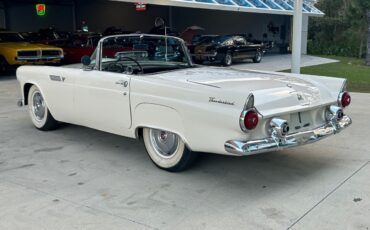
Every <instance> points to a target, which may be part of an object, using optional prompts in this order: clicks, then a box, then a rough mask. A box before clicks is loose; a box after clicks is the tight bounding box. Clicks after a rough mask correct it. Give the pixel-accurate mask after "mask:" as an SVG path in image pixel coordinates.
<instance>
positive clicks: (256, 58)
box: [253, 50, 263, 63]
mask: <svg viewBox="0 0 370 230" xmlns="http://www.w3.org/2000/svg"><path fill="white" fill-rule="evenodd" d="M262 56H263V53H262V51H261V50H258V51H257V53H256V55H255V56H254V58H253V62H254V63H260V62H261V61H262Z"/></svg>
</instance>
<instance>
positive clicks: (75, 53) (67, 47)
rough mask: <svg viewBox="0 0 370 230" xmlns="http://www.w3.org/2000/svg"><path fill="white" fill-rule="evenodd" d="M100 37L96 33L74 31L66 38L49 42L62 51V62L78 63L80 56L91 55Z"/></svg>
mask: <svg viewBox="0 0 370 230" xmlns="http://www.w3.org/2000/svg"><path fill="white" fill-rule="evenodd" d="M101 38H102V35H101V34H98V33H76V34H73V35H72V36H71V38H70V39H68V40H61V41H53V42H49V44H52V45H54V46H57V47H60V48H62V49H63V51H64V59H63V63H64V64H74V63H80V62H81V58H82V56H85V55H87V56H91V55H92V53H93V52H94V50H95V48H96V46H97V44H98V42H99V40H100V39H101Z"/></svg>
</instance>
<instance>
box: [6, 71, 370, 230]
mask: <svg viewBox="0 0 370 230" xmlns="http://www.w3.org/2000/svg"><path fill="white" fill-rule="evenodd" d="M352 96H353V105H352V106H351V107H350V109H349V110H348V111H347V113H348V114H349V115H350V116H352V118H353V120H354V124H353V125H352V126H351V127H350V128H349V129H348V130H346V131H345V132H343V133H342V134H340V135H338V136H335V137H332V138H329V139H326V140H324V141H322V142H320V143H317V144H314V145H309V146H304V147H299V148H296V149H291V150H286V151H283V152H275V153H269V154H263V155H256V156H251V157H244V158H237V157H225V156H218V155H211V154H202V155H201V158H200V161H198V163H197V164H196V165H195V167H193V168H192V169H190V170H188V171H185V172H182V173H177V174H174V173H168V172H165V171H162V170H159V169H157V168H156V167H155V166H154V165H153V164H152V163H151V161H150V160H149V158H148V157H147V155H146V152H145V149H144V147H143V144H142V143H141V142H140V141H136V140H132V139H128V138H124V137H120V136H115V135H111V134H107V133H103V132H99V131H95V130H91V129H87V128H83V127H78V126H74V125H63V126H62V127H61V128H60V129H59V130H56V131H53V132H41V131H38V130H36V129H35V128H33V126H32V124H31V121H30V120H29V118H28V114H27V109H26V108H18V107H16V99H17V98H19V89H18V85H17V82H16V81H15V80H14V77H8V78H3V79H2V80H0V229H27V230H29V229H37V230H41V229H48V230H50V229H68V230H70V229H110V230H111V229H168V230H172V229H184V230H189V229H212V230H214V229H222V230H225V229H238V230H239V229H288V228H289V229H364V230H365V229H369V228H370V182H369V178H370V163H369V162H370V131H369V130H370V125H369V117H370V106H369V105H370V95H368V94H357V93H353V94H352Z"/></svg>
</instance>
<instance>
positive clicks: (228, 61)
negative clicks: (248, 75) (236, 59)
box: [225, 54, 232, 65]
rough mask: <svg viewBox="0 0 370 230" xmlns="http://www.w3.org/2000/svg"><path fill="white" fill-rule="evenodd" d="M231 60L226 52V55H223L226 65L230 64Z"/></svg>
mask: <svg viewBox="0 0 370 230" xmlns="http://www.w3.org/2000/svg"><path fill="white" fill-rule="evenodd" d="M231 62H232V58H231V55H229V54H227V55H226V57H225V63H226V65H231Z"/></svg>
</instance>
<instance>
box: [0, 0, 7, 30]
mask: <svg viewBox="0 0 370 230" xmlns="http://www.w3.org/2000/svg"><path fill="white" fill-rule="evenodd" d="M5 28H6V21H5V7H4V3H3V2H0V29H5Z"/></svg>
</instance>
